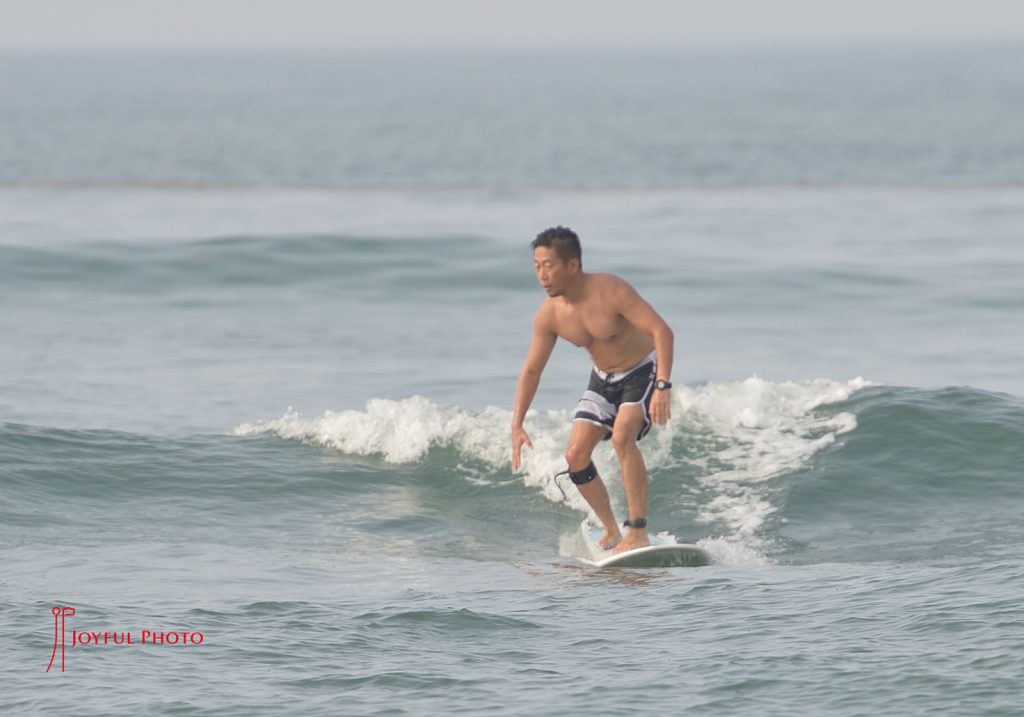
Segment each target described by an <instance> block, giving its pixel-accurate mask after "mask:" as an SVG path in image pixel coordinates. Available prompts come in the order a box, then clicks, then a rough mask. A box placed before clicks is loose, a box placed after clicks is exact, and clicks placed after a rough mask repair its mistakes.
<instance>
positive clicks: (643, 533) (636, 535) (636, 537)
mask: <svg viewBox="0 0 1024 717" xmlns="http://www.w3.org/2000/svg"><path fill="white" fill-rule="evenodd" d="M650 544H651V539H650V538H649V537H647V529H646V528H630V529H629V531H628V532H627V533H626V537H625V538H623V539H622V540H621V541H620V542H619V544H618V545H617V546H615V550H613V551H612V553H614V554H616V555H617V554H619V553H624V552H626V551H627V550H636V549H637V548H645V547H647V546H648V545H650Z"/></svg>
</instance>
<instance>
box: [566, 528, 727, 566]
mask: <svg viewBox="0 0 1024 717" xmlns="http://www.w3.org/2000/svg"><path fill="white" fill-rule="evenodd" d="M580 532H581V533H582V534H583V540H584V542H585V543H586V545H587V548H588V549H589V550H590V558H589V559H588V558H585V557H581V558H580V560H581V561H583V562H584V563H586V564H587V565H593V566H594V567H598V568H697V567H700V566H702V565H710V564H711V556H710V555H709V554H708V552H707V551H706V550H704V549H703V548H700V547H697V546H696V545H693V544H691V543H676V542H675V541H674V539H673V540H670V539H667V538H664V537H661V536H657V535H652V536H651V544H650V545H648V546H646V547H643V548H637V549H636V550H626V551H624V552H621V553H612V551H611V550H602V549H601V548H600V547H599V546H598V544H597V541H598V540H600V538H601V535H602V534H603V532H604V531H602V530H600V529H599V528H590V527H589V526H588V525H587V524H586V523H584V524H583V525H581V526H580Z"/></svg>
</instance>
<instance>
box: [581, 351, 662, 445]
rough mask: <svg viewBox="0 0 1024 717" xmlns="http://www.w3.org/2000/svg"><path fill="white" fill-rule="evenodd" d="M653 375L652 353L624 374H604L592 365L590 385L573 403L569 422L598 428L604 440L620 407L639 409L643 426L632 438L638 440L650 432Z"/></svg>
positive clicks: (654, 366)
mask: <svg viewBox="0 0 1024 717" xmlns="http://www.w3.org/2000/svg"><path fill="white" fill-rule="evenodd" d="M656 374H657V364H656V363H655V361H654V352H653V351H651V353H649V354H647V356H646V357H645V358H644V360H643V361H641V362H640V363H639V364H637V365H636V366H634V367H633V368H631V369H629V370H628V371H621V372H619V373H607V372H605V371H602V370H601V369H599V368H597V367H596V366H595V367H594V368H593V370H592V371H591V372H590V384H589V385H588V386H587V390H586V391H584V392H583V397H582V398H580V401H579V403H577V404H576V413H575V414H574V415H573V419H572V420H573V421H587V422H588V423H593V424H595V425H598V426H602V427H603V428H605V429H607V430H608V435H606V436H605V437H604V440H606V441H607V440H608V439H609V438H611V437H612V428H613V427H614V426H615V417H616V416H617V415H618V413H619V408H620V407H622V406H643V410H644V425H643V428H641V429H640V433H638V434H637V437H636V439H637V440H638V441H639V440H640V439H641V438H643V437H644V436H646V435H647V433H648V431H650V430H651V397H652V396H653V395H654V378H655V376H656Z"/></svg>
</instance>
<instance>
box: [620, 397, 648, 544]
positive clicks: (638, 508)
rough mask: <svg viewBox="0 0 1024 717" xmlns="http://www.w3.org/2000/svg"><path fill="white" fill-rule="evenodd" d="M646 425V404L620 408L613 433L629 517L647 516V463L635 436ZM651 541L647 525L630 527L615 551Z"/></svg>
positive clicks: (632, 518) (631, 518)
mask: <svg viewBox="0 0 1024 717" xmlns="http://www.w3.org/2000/svg"><path fill="white" fill-rule="evenodd" d="M643 427H644V407H643V405H639V404H629V405H623V406H622V407H621V408H620V409H619V415H618V416H616V418H615V430H614V431H613V432H612V445H613V446H614V447H615V453H616V455H618V457H619V465H620V466H621V468H622V487H623V488H624V489H625V491H626V504H627V505H628V506H629V519H630V520H634V519H635V518H646V517H647V466H646V465H645V464H644V456H643V454H642V453H641V452H640V447H639V446H638V445H637V444H636V441H637V438H636V437H637V435H639V433H640V431H641V429H642V428H643ZM650 544H651V540H650V538H649V537H648V535H647V528H630V529H629V532H628V533H626V537H625V538H623V539H622V541H621V542H620V543H619V544H618V546H617V547H616V549H615V552H617V553H621V552H623V551H625V550H633V549H634V548H642V547H644V546H645V545H650Z"/></svg>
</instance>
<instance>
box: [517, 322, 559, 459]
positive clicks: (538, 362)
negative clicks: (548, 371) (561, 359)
mask: <svg viewBox="0 0 1024 717" xmlns="http://www.w3.org/2000/svg"><path fill="white" fill-rule="evenodd" d="M557 340H558V336H557V334H555V332H554V331H553V330H552V328H551V326H550V325H549V319H548V317H547V313H546V312H545V310H544V307H543V306H542V307H541V309H540V311H538V312H537V315H536V316H535V317H534V319H533V338H532V339H531V340H530V350H529V351H528V352H527V354H526V361H525V362H524V363H523V368H522V370H521V371H520V372H519V381H518V382H517V383H516V402H515V406H514V407H513V409H512V470H519V466H520V464H521V462H522V461H521V452H522V448H523V444H524V443H525V444H526V445H527V446H529V447H530V448H533V443H531V442H530V437H529V436H528V435H526V430H525V429H524V428H523V419H524V418H525V417H526V412H527V410H529V408H530V404H531V403H533V397H534V396H535V395H536V394H537V387H538V386H540V376H541V374H542V373H543V372H544V367H545V366H546V365H547V363H548V359H549V358H550V357H551V351H552V350H553V349H554V348H555V341H557Z"/></svg>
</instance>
